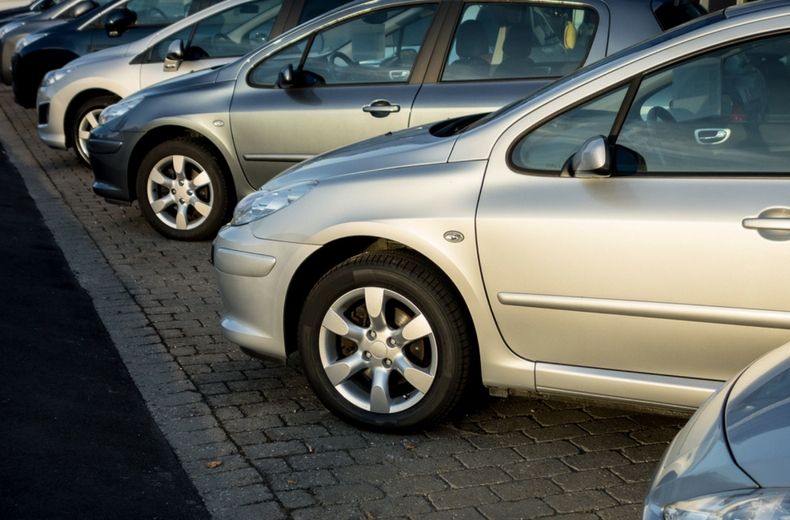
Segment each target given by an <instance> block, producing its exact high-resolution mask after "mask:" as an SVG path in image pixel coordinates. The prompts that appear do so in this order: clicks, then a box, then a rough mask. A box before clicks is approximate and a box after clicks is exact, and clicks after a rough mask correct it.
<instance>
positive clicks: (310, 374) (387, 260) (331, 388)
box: [299, 252, 473, 430]
mask: <svg viewBox="0 0 790 520" xmlns="http://www.w3.org/2000/svg"><path fill="white" fill-rule="evenodd" d="M472 349H473V347H472V334H471V331H470V328H469V325H468V322H467V319H466V314H465V312H464V311H463V308H462V306H461V304H460V302H459V301H458V298H457V296H456V295H455V294H454V292H453V291H452V290H451V289H450V288H449V287H448V283H447V282H446V280H445V279H444V276H442V275H441V273H440V272H438V271H437V270H436V269H435V268H433V267H432V266H430V265H428V264H426V263H425V262H424V261H423V260H421V259H419V258H418V257H416V256H415V255H410V254H407V253H398V252H382V253H365V254H362V255H359V256H357V257H354V258H352V259H350V260H348V261H346V262H344V263H343V264H341V265H339V266H337V267H336V268H334V269H333V270H332V271H330V272H329V273H328V274H327V275H325V276H324V277H323V278H322V279H321V280H320V281H319V282H318V283H317V284H316V285H315V287H314V288H313V289H312V291H311V292H310V294H309V296H308V297H307V301H306V303H305V305H304V309H303V312H302V316H301V319H300V324H299V350H300V353H301V356H302V362H303V365H304V370H305V374H306V376H307V379H308V380H309V382H310V384H311V385H312V387H313V389H314V390H315V392H316V394H317V395H318V397H319V398H320V399H321V401H322V402H323V403H324V405H325V406H326V407H327V408H329V409H330V410H331V411H332V412H334V413H335V414H337V415H339V416H340V417H341V418H343V419H345V420H347V421H350V422H352V423H354V424H357V425H360V426H364V427H369V428H375V429H385V430H402V429H411V428H414V427H417V426H425V425H426V424H429V423H432V422H435V421H438V420H440V419H441V418H442V417H444V416H446V415H447V414H448V413H450V412H451V411H453V409H454V408H455V407H456V406H457V405H458V403H459V401H460V398H461V396H462V394H463V393H464V390H465V389H466V388H467V386H469V380H470V379H471V373H472V371H473V366H472V361H471V360H472V358H473V356H472Z"/></svg>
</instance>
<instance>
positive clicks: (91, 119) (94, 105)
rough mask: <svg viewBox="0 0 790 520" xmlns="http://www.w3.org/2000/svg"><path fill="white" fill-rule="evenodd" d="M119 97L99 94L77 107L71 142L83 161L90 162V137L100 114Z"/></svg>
mask: <svg viewBox="0 0 790 520" xmlns="http://www.w3.org/2000/svg"><path fill="white" fill-rule="evenodd" d="M119 99H120V98H119V97H117V96H99V97H95V98H91V99H89V100H87V101H85V102H84V103H82V104H81V105H80V106H79V107H78V108H77V111H76V112H75V114H74V118H73V120H72V121H71V143H72V146H74V153H75V154H76V155H77V158H78V159H80V160H81V161H82V162H84V163H86V164H90V159H89V158H88V139H89V138H90V135H91V130H93V129H94V128H96V127H97V126H99V114H101V112H102V110H104V109H105V108H107V107H108V106H110V105H112V104H113V103H117V102H118V100H119Z"/></svg>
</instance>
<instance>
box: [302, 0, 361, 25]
mask: <svg viewBox="0 0 790 520" xmlns="http://www.w3.org/2000/svg"><path fill="white" fill-rule="evenodd" d="M348 1H349V0H305V3H304V8H303V9H302V14H301V15H300V16H299V23H300V24H301V23H302V22H306V21H307V20H312V19H313V18H315V17H316V16H319V15H322V14H324V13H326V12H329V11H331V10H332V9H334V8H335V7H340V6H341V5H343V4H345V3H347V2H348Z"/></svg>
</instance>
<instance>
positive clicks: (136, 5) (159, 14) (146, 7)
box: [126, 0, 191, 26]
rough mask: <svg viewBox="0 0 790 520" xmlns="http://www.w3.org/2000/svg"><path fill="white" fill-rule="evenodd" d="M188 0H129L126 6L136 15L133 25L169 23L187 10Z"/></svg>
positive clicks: (181, 16)
mask: <svg viewBox="0 0 790 520" xmlns="http://www.w3.org/2000/svg"><path fill="white" fill-rule="evenodd" d="M190 4H191V2H190V1H189V0H130V1H129V2H128V3H127V4H126V8H127V9H129V10H130V11H134V13H135V14H136V15H137V22H136V23H135V25H143V26H144V25H169V24H171V23H173V22H176V21H178V20H181V19H182V18H184V16H186V14H187V12H188V11H189V6H190Z"/></svg>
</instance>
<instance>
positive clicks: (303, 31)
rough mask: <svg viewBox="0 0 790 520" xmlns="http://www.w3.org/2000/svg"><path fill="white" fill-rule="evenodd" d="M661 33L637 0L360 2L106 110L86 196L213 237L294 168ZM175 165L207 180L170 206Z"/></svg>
mask: <svg viewBox="0 0 790 520" xmlns="http://www.w3.org/2000/svg"><path fill="white" fill-rule="evenodd" d="M613 27H618V28H621V29H620V30H617V31H614V30H611V28H613ZM658 32H660V29H659V26H658V23H657V21H656V18H655V16H654V14H653V12H652V10H651V7H650V4H649V3H648V2H645V1H642V0H637V1H632V0H608V1H607V2H602V1H601V0H589V1H584V2H580V3H578V4H574V5H572V6H571V5H569V4H564V3H554V2H537V3H536V2H532V1H515V2H512V1H505V0H502V1H494V2H477V1H465V2H456V1H442V2H432V1H427V0H374V1H369V2H362V3H356V4H354V5H352V6H348V7H346V8H344V9H340V10H336V11H334V12H333V13H331V14H328V15H325V16H323V17H321V18H319V19H317V20H315V21H313V22H310V23H308V24H305V25H303V26H301V27H300V28H298V29H295V30H293V31H290V32H289V33H287V34H285V35H283V36H282V37H281V38H278V39H277V40H276V41H274V42H272V43H271V44H270V45H267V46H265V47H263V48H262V49H260V50H258V51H255V52H253V53H251V54H249V55H247V56H244V57H243V58H241V59H239V60H238V61H236V62H235V63H233V64H230V65H227V66H225V67H224V68H221V69H219V70H216V71H211V72H206V73H203V74H192V75H190V76H189V77H186V78H184V79H182V80H180V81H177V82H174V83H169V84H166V85H162V86H157V87H152V88H149V89H146V90H143V91H141V92H139V93H138V94H136V95H133V96H131V97H129V98H127V99H126V100H124V101H123V102H121V103H120V104H118V105H115V106H112V107H110V108H108V109H107V111H106V112H105V113H104V114H103V119H104V121H105V122H106V121H109V120H110V119H112V118H117V119H116V120H115V121H112V122H110V123H109V124H107V125H106V127H104V128H103V129H100V130H96V131H94V136H95V139H92V140H91V144H90V145H89V147H90V153H91V164H92V166H93V169H94V173H95V175H96V182H95V183H94V190H95V191H96V193H97V194H99V195H101V196H103V197H105V198H108V199H114V200H119V201H133V200H135V199H137V200H139V202H140V207H141V209H142V212H143V215H144V216H145V217H146V218H147V219H148V222H149V223H150V224H151V225H152V226H153V227H154V228H155V229H156V230H157V231H159V232H160V233H162V234H163V235H165V236H167V237H170V238H175V239H183V240H200V239H206V238H210V237H213V236H214V235H215V234H216V231H217V229H219V226H220V225H221V224H222V223H224V222H226V221H227V218H228V217H229V211H230V209H232V207H233V205H234V203H235V201H236V200H237V196H238V197H240V196H243V195H246V194H247V193H249V192H250V191H252V190H253V188H256V187H259V186H261V185H262V184H263V183H264V182H265V181H267V180H268V179H270V178H271V177H272V176H274V175H275V174H277V173H279V172H281V171H282V170H284V169H286V168H287V167H289V166H291V165H293V164H295V163H297V162H299V161H302V160H304V159H308V158H310V157H312V156H314V155H316V154H318V153H321V152H325V151H327V150H329V149H332V148H336V147H338V146H341V145H346V144H350V143H353V142H355V141H359V140H362V139H365V138H368V137H372V136H375V135H379V134H383V133H385V132H390V131H395V130H400V129H403V128H407V127H413V126H418V125H420V124H423V123H426V122H428V121H434V120H437V119H443V118H448V117H455V116H460V115H464V114H470V113H475V112H481V111H490V110H494V109H496V108H499V107H501V106H502V105H504V104H506V103H509V102H511V101H513V100H515V99H518V98H520V97H523V96H524V95H525V94H527V93H529V92H531V91H533V90H535V89H536V88H539V87H542V86H544V85H546V84H548V83H550V82H551V81H554V80H555V79H556V78H558V77H561V76H563V75H565V74H567V73H569V72H572V71H573V70H575V69H577V68H578V67H579V66H581V65H582V64H585V63H592V62H594V61H596V60H598V59H600V58H602V57H604V56H605V55H606V53H607V52H613V51H614V50H616V49H620V48H623V47H625V46H627V45H630V44H632V43H634V42H636V41H639V40H641V39H643V38H644V37H645V36H647V35H650V34H656V33H658ZM121 114H124V117H119V116H120V115H121ZM174 158H175V159H174ZM181 158H186V159H185V161H186V163H184V164H187V165H188V166H187V168H188V169H189V172H187V175H192V172H193V171H194V172H198V171H200V172H205V175H203V176H202V177H201V178H202V179H206V180H207V184H205V185H203V186H202V188H203V189H202V190H197V188H198V186H197V185H194V186H192V188H190V189H189V190H187V192H185V193H186V195H184V196H178V197H176V198H174V199H173V200H172V201H170V202H168V203H165V202H166V201H169V200H170V199H162V197H163V196H164V192H163V191H162V190H163V185H162V184H159V183H158V182H157V180H161V178H160V175H159V173H157V172H159V171H160V170H161V171H167V172H169V173H167V174H166V175H174V173H173V171H180V170H173V168H174V167H180V165H181V162H180V161H181V160H182V159H181ZM174 160H176V161H178V162H177V163H176V164H175V166H174V163H173V161H174ZM195 175H197V174H195ZM163 182H165V184H167V180H164V181H163ZM188 192H191V193H192V195H190V194H189V193H188ZM195 193H197V195H194V194H195ZM170 194H171V195H173V194H172V193H171V192H170ZM159 199H162V200H159ZM181 199H183V200H184V201H185V203H184V205H179V204H178V203H177V202H179V201H180V200H181ZM157 201H158V202H157ZM179 208H182V209H181V210H180V211H179Z"/></svg>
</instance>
